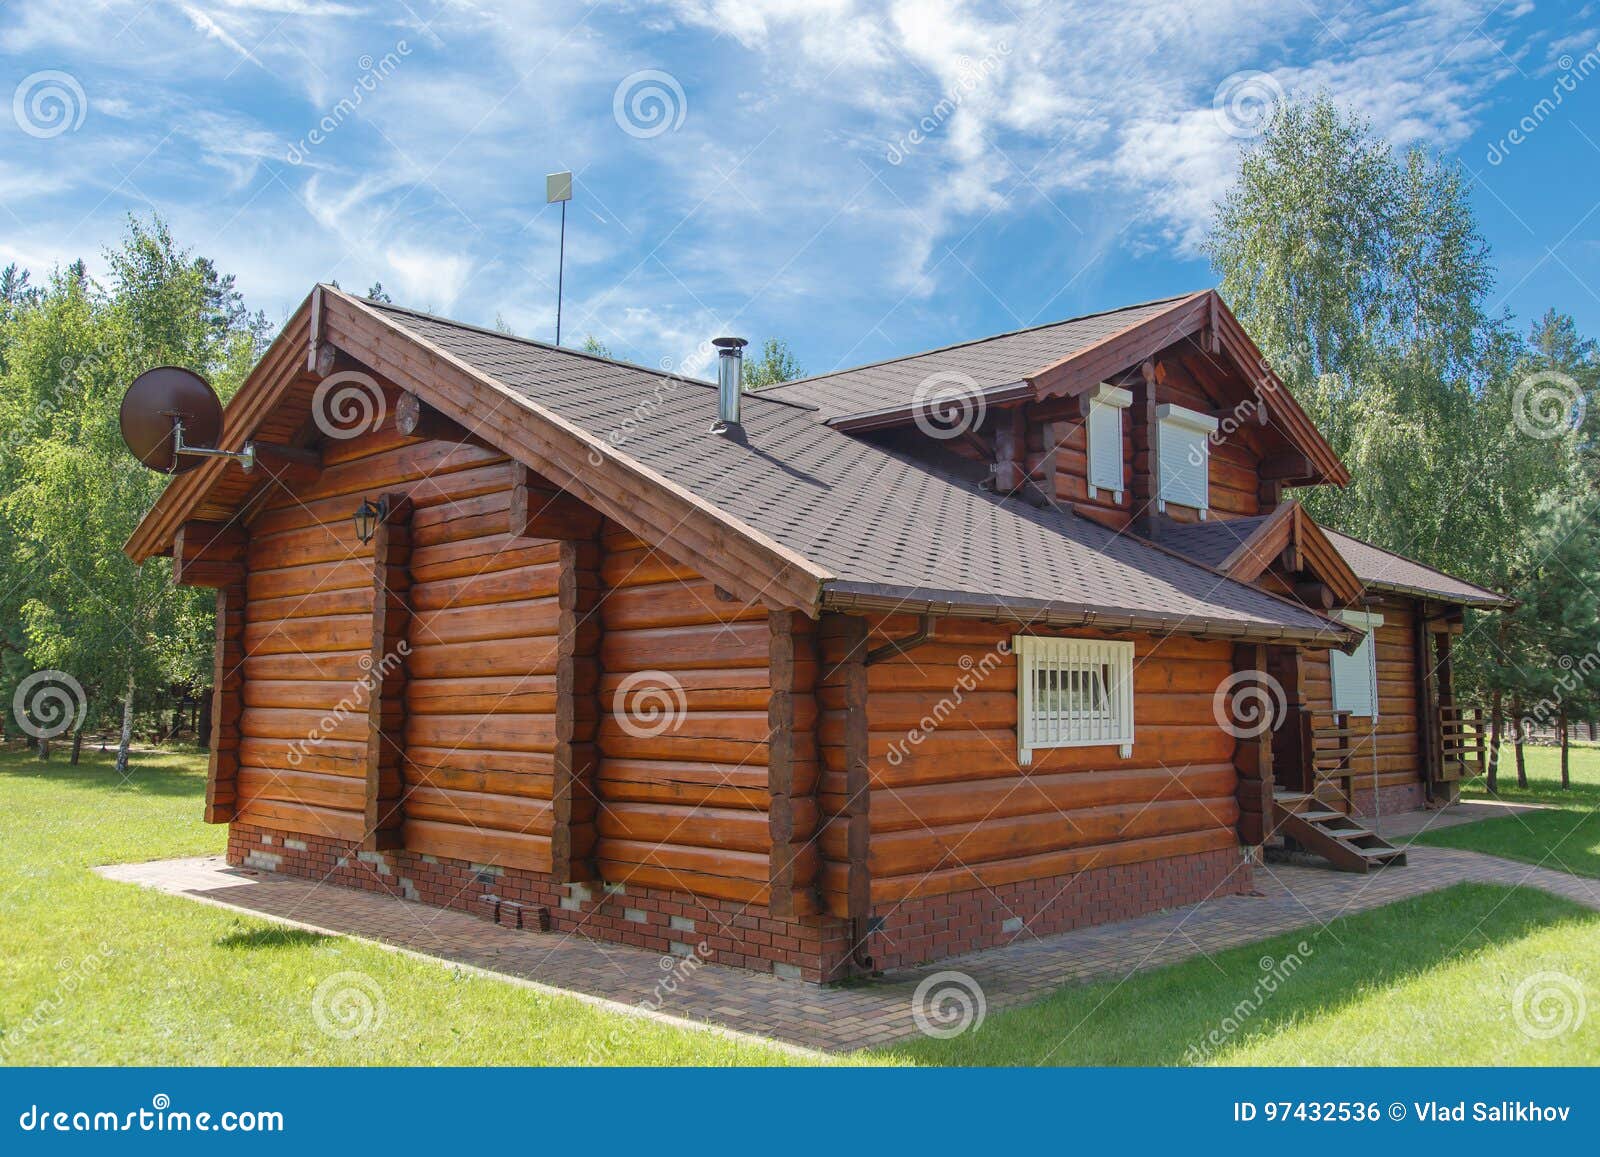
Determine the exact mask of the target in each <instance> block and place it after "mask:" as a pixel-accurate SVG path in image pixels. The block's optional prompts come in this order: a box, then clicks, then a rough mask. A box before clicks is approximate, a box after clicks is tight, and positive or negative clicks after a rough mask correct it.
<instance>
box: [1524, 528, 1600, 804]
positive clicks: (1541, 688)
mask: <svg viewBox="0 0 1600 1157" xmlns="http://www.w3.org/2000/svg"><path fill="white" fill-rule="evenodd" d="M1530 540H1531V541H1530V543H1529V557H1530V559H1531V563H1530V567H1529V570H1528V572H1527V573H1526V574H1525V575H1523V576H1521V581H1520V582H1519V584H1518V595H1519V597H1520V599H1521V602H1520V604H1519V605H1518V606H1517V608H1516V609H1515V610H1514V611H1512V612H1510V613H1509V614H1508V615H1507V616H1506V617H1505V620H1504V627H1503V630H1502V632H1501V641H1502V643H1503V645H1504V646H1505V651H1504V658H1505V667H1506V672H1505V674H1504V675H1503V676H1502V678H1503V680H1504V682H1505V683H1506V684H1507V685H1508V686H1509V687H1510V689H1511V690H1512V692H1513V694H1514V695H1515V696H1516V699H1517V701H1518V702H1519V704H1520V706H1521V711H1519V718H1518V719H1517V724H1518V727H1519V729H1520V728H1521V727H1523V726H1525V725H1526V724H1527V723H1532V724H1536V725H1538V726H1540V727H1548V726H1552V725H1554V726H1555V727H1556V728H1557V729H1558V730H1559V731H1560V733H1561V786H1562V788H1563V789H1566V788H1568V787H1569V786H1570V777H1569V774H1568V726H1567V725H1568V723H1569V722H1570V721H1572V720H1573V719H1574V718H1575V717H1579V718H1581V717H1582V716H1584V715H1587V714H1588V713H1589V710H1590V705H1591V704H1592V703H1593V702H1594V699H1595V696H1596V694H1597V693H1600V599H1596V597H1595V592H1596V591H1597V590H1600V522H1597V520H1596V519H1595V511H1594V509H1593V505H1592V504H1591V503H1590V502H1589V501H1587V500H1585V499H1578V500H1570V499H1569V500H1566V501H1553V502H1548V503H1546V504H1544V505H1543V506H1542V507H1541V508H1540V509H1539V511H1538V514H1537V518H1536V521H1535V523H1534V526H1533V528H1532V531H1531V534H1530ZM1519 771H1520V769H1519ZM1521 779H1522V776H1521V775H1519V782H1520V781H1521ZM1524 786H1525V784H1524Z"/></svg>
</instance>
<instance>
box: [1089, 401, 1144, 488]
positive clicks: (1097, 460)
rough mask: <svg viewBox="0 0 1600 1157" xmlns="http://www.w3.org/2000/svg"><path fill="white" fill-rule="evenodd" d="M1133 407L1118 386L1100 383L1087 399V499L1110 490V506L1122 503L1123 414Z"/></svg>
mask: <svg viewBox="0 0 1600 1157" xmlns="http://www.w3.org/2000/svg"><path fill="white" fill-rule="evenodd" d="M1132 403H1133V395H1132V394H1131V393H1129V392H1128V391H1127V390H1124V389H1121V388H1119V387H1117V386H1112V385H1106V384H1104V383H1102V384H1101V385H1100V386H1098V387H1096V388H1095V391H1094V393H1093V394H1091V395H1090V396H1089V420H1088V437H1089V447H1088V449H1089V497H1090V498H1096V497H1098V496H1099V493H1100V491H1102V490H1109V491H1110V492H1111V500H1112V501H1113V502H1121V501H1122V485H1123V483H1122V479H1123V456H1122V411H1124V410H1126V409H1127V408H1128V407H1129V406H1130V405H1131V404H1132Z"/></svg>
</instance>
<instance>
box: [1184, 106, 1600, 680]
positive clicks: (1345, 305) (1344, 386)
mask: <svg viewBox="0 0 1600 1157" xmlns="http://www.w3.org/2000/svg"><path fill="white" fill-rule="evenodd" d="M1468 194H1469V188H1468V182H1467V178H1466V177H1465V176H1464V174H1463V173H1462V171H1461V170H1460V169H1459V168H1458V167H1457V166H1454V165H1451V164H1446V163H1444V162H1441V161H1439V160H1438V159H1436V158H1434V157H1432V156H1431V155H1429V154H1428V153H1427V152H1426V151H1425V150H1423V149H1420V148H1414V149H1411V150H1409V151H1408V152H1406V153H1404V154H1400V155H1397V154H1396V153H1395V151H1394V150H1393V149H1392V148H1391V147H1390V146H1389V145H1388V143H1387V142H1385V141H1384V140H1383V139H1382V138H1380V137H1379V136H1377V135H1376V134H1375V133H1374V132H1373V130H1372V128H1371V125H1370V124H1369V123H1368V122H1367V121H1365V120H1364V119H1362V118H1361V117H1359V116H1355V115H1352V114H1349V113H1347V112H1345V111H1343V110H1341V109H1340V108H1339V107H1338V106H1337V105H1335V104H1334V103H1333V102H1332V101H1331V100H1329V99H1328V98H1326V97H1316V98H1313V99H1310V100H1297V101H1289V102H1285V103H1284V104H1283V105H1282V106H1281V107H1280V108H1279V109H1278V110H1277V112H1276V113H1275V115H1274V117H1273V119H1272V120H1271V122H1270V123H1269V125H1268V127H1267V130H1266V132H1265V133H1264V135H1263V136H1262V138H1261V140H1260V141H1259V142H1257V143H1256V144H1255V145H1254V146H1252V147H1250V148H1248V149H1246V150H1245V151H1244V152H1243V153H1242V154H1241V158H1240V164H1239V171H1238V180H1237V183H1236V184H1235V186H1234V187H1233V189H1232V190H1231V191H1230V193H1229V194H1228V195H1227V197H1226V198H1225V199H1224V201H1223V202H1222V203H1221V204H1220V205H1219V206H1218V209H1217V214H1216V220H1215V226H1214V229H1213V232H1212V235H1211V238H1210V241H1209V252H1210V256H1211V259H1212V262H1213V264H1214V266H1215V267H1216V269H1217V271H1218V272H1219V274H1220V275H1221V280H1222V285H1221V289H1222V293H1223V296H1224V297H1225V298H1226V299H1227V300H1228V302H1229V304H1230V307H1231V308H1233V310H1234V311H1235V313H1236V314H1237V315H1238V316H1239V318H1240V320H1241V321H1242V322H1243V323H1244V325H1245V328H1246V329H1248V330H1249V331H1250V333H1251V334H1252V336H1254V337H1255V339H1256V340H1257V342H1258V344H1259V345H1260V346H1261V348H1262V351H1263V352H1264V353H1265V354H1266V355H1267V356H1268V359H1269V360H1270V361H1271V362H1272V364H1273V366H1274V368H1275V369H1277V370H1278V372H1279V374H1280V376H1281V377H1282V378H1283V379H1284V381H1285V382H1286V383H1287V384H1288V385H1289V387H1290V389H1291V390H1292V391H1293V392H1294V394H1295V395H1296V397H1297V398H1298V399H1299V400H1300V402H1301V403H1302V405H1304V406H1305V408H1306V409H1307V411H1308V412H1309V413H1310V415H1311V417H1312V418H1313V420H1315V421H1316V423H1317V425H1318V427H1319V428H1320V429H1321V430H1322V432H1323V433H1324V435H1325V436H1326V437H1327V438H1328V440H1329V442H1330V443H1331V444H1332V445H1333V448H1334V450H1335V451H1337V452H1338V454H1339V455H1340V456H1341V457H1342V458H1343V459H1344V461H1345V463H1346V465H1347V466H1349V468H1350V472H1351V474H1352V476H1353V481H1352V482H1351V483H1350V485H1349V486H1347V487H1344V488H1343V489H1336V488H1331V487H1324V488H1321V489H1319V490H1317V491H1314V492H1309V493H1308V492H1301V494H1300V497H1302V499H1303V500H1304V501H1305V502H1306V504H1307V507H1308V509H1310V510H1311V512H1312V513H1313V514H1314V515H1315V516H1316V517H1317V518H1318V519H1320V520H1322V521H1324V522H1326V523H1328V524H1329V525H1331V526H1334V527H1336V528H1338V529H1341V530H1345V531H1348V532H1350V533H1352V534H1355V535H1357V536H1359V537H1362V538H1365V539H1368V540H1370V541H1372V542H1375V543H1377V544H1378V545H1380V546H1384V547H1387V548H1389V549H1391V550H1395V551H1398V552H1400V553H1402V554H1407V555H1410V556H1413V557H1416V558H1419V559H1421V560H1422V561H1424V562H1428V563H1430V564H1432V565H1434V566H1437V567H1439V568H1441V569H1444V570H1447V571H1450V572H1452V573H1455V574H1460V575H1462V576H1463V577H1466V578H1469V579H1472V580H1474V581H1476V582H1479V583H1481V584H1483V585H1486V586H1490V587H1495V588H1498V589H1502V590H1509V591H1513V592H1514V593H1519V594H1520V593H1521V588H1526V587H1528V584H1530V583H1535V582H1536V581H1537V577H1536V576H1537V575H1538V574H1540V573H1542V572H1540V571H1539V569H1538V566H1537V563H1538V552H1539V550H1540V549H1541V547H1540V545H1539V544H1540V543H1543V542H1545V541H1546V540H1545V538H1544V537H1543V534H1542V531H1543V529H1544V528H1545V527H1546V524H1547V523H1548V520H1549V519H1550V518H1551V517H1553V515H1552V513H1551V512H1552V511H1555V510H1559V509H1563V508H1565V506H1567V505H1568V504H1574V503H1576V504H1578V505H1582V503H1583V500H1584V498H1585V497H1586V496H1587V495H1588V494H1589V493H1590V490H1591V486H1592V479H1593V477H1594V473H1595V472H1594V470H1593V469H1592V468H1586V465H1585V462H1586V455H1587V446H1589V445H1591V444H1592V440H1591V439H1590V438H1589V437H1588V433H1589V431H1588V430H1587V428H1574V427H1573V426H1571V425H1569V424H1568V423H1566V422H1565V421H1563V417H1564V415H1562V414H1561V413H1559V411H1560V410H1561V409H1562V406H1561V404H1560V397H1561V396H1564V397H1566V398H1567V400H1568V403H1569V404H1570V406H1571V407H1572V408H1573V409H1574V410H1577V409H1579V408H1581V399H1582V397H1583V394H1584V391H1586V390H1591V389H1592V388H1593V386H1594V367H1593V361H1594V350H1593V346H1592V344H1590V343H1586V342H1584V341H1583V340H1582V339H1581V338H1579V337H1578V335H1577V333H1576V328H1575V326H1574V325H1573V324H1572V322H1571V319H1570V318H1565V317H1563V316H1561V315H1559V314H1556V313H1554V312H1553V311H1552V313H1551V314H1548V315H1547V316H1546V317H1545V318H1544V319H1542V320H1541V321H1540V323H1539V324H1538V325H1536V326H1535V327H1534V331H1533V335H1532V339H1531V340H1529V341H1525V340H1523V339H1522V338H1521V337H1519V336H1518V335H1517V334H1516V332H1515V331H1514V329H1513V327H1512V325H1511V322H1510V320H1509V318H1507V317H1506V316H1503V315H1494V314H1492V313H1491V312H1490V307H1489V304H1488V302H1489V295H1490V292H1491V290H1492V288H1493V285H1494V267H1493V263H1492V261H1491V257H1490V252H1489V247H1488V245H1487V243H1486V242H1485V241H1484V239H1483V237H1482V235H1481V233H1480V232H1479V230H1478V226H1477V222H1476V218H1475V215H1474V213H1473V210H1472V206H1471V202H1470V199H1469V195H1468ZM1548 372H1555V373H1557V374H1560V375H1561V376H1562V377H1561V379H1558V380H1559V381H1571V382H1573V383H1576V384H1574V385H1572V386H1567V385H1560V386H1559V387H1558V390H1559V391H1565V393H1564V394H1560V395H1558V397H1557V398H1556V400H1555V402H1554V403H1553V410H1552V403H1551V399H1550V398H1549V397H1548V396H1547V397H1545V398H1544V399H1543V401H1544V403H1545V404H1544V405H1543V407H1542V409H1541V406H1540V405H1539V387H1538V383H1539V382H1540V381H1541V379H1540V378H1539V377H1538V375H1540V374H1542V373H1548ZM1546 380H1548V379H1546ZM1592 420H1593V419H1592V418H1591V419H1590V421H1591V422H1592ZM1496 634H1497V632H1496V631H1494V630H1489V631H1474V632H1471V633H1469V638H1468V645H1467V646H1466V647H1465V648H1464V653H1462V655H1461V662H1462V663H1463V665H1464V668H1465V670H1464V671H1463V672H1462V674H1463V675H1464V682H1466V683H1467V684H1469V685H1471V684H1474V683H1476V684H1478V685H1480V686H1483V685H1490V684H1494V683H1495V682H1496V679H1497V678H1498V675H1497V672H1500V673H1503V672H1504V670H1505V669H1506V668H1507V664H1506V663H1505V662H1504V661H1503V660H1502V657H1501V656H1498V655H1496V654H1495V644H1494V639H1495V637H1496Z"/></svg>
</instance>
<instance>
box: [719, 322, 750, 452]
mask: <svg viewBox="0 0 1600 1157" xmlns="http://www.w3.org/2000/svg"><path fill="white" fill-rule="evenodd" d="M711 344H712V345H714V346H716V347H717V425H716V427H715V429H716V431H717V432H718V433H720V432H721V431H723V430H726V429H727V428H728V427H729V426H737V425H739V401H740V395H741V394H742V393H743V392H744V347H745V346H747V345H749V344H750V343H749V342H747V341H745V340H744V338H742V337H717V338H712V339H711Z"/></svg>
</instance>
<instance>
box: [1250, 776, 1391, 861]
mask: <svg viewBox="0 0 1600 1157" xmlns="http://www.w3.org/2000/svg"><path fill="white" fill-rule="evenodd" d="M1272 821H1273V822H1272V826H1273V830H1274V831H1275V832H1276V833H1277V834H1278V835H1280V836H1283V837H1284V838H1285V839H1286V840H1288V841H1290V842H1291V843H1292V844H1293V845H1294V846H1296V847H1298V848H1300V849H1301V850H1302V851H1306V852H1310V853H1312V854H1313V855H1318V856H1321V857H1322V858H1323V859H1325V860H1327V861H1328V862H1329V863H1330V864H1332V865H1333V866H1334V867H1335V868H1337V869H1339V871H1341V872H1359V873H1361V874H1363V875H1364V874H1365V873H1367V872H1370V871H1372V870H1373V869H1374V868H1386V867H1389V866H1390V865H1394V866H1397V867H1398V866H1400V865H1403V864H1404V863H1405V862H1406V853H1405V849H1404V848H1397V847H1395V846H1394V845H1393V844H1391V843H1389V841H1388V840H1385V839H1384V838H1383V837H1382V836H1380V835H1378V833H1377V832H1374V831H1371V830H1370V829H1368V828H1364V827H1362V826H1361V823H1360V821H1358V820H1356V819H1353V818H1352V817H1350V816H1347V815H1345V814H1344V813H1343V812H1339V811H1334V810H1333V809H1332V808H1330V807H1328V806H1327V805H1326V804H1324V803H1323V802H1322V801H1320V800H1319V799H1317V797H1316V796H1314V795H1310V794H1308V793H1305V792H1298V791H1284V790H1282V789H1278V790H1276V791H1274V792H1273V793H1272Z"/></svg>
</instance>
